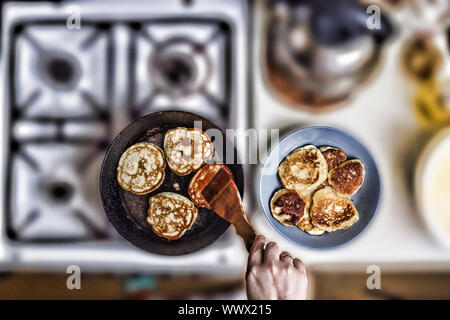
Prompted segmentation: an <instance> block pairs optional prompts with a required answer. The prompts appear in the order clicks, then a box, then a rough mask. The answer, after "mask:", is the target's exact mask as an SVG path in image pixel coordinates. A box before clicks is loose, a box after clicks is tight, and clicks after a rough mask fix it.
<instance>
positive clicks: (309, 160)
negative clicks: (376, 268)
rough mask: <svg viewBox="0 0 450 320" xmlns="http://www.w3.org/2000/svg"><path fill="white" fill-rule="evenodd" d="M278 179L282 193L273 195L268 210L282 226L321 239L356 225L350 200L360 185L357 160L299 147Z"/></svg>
mask: <svg viewBox="0 0 450 320" xmlns="http://www.w3.org/2000/svg"><path fill="white" fill-rule="evenodd" d="M278 176H279V177H280V180H281V183H282V185H283V187H284V189H280V190H278V191H276V192H275V193H274V195H273V196H272V199H271V200H270V210H271V213H272V216H273V217H274V218H275V219H276V220H277V221H278V222H280V223H281V224H283V225H284V226H297V227H298V228H300V229H301V230H303V231H305V232H307V233H309V234H312V235H321V234H323V233H324V232H333V231H336V230H340V229H342V230H344V229H347V228H349V227H350V226H352V225H353V224H354V223H355V222H356V221H358V219H359V214H358V211H357V210H356V208H355V206H354V205H353V202H352V201H351V199H350V197H351V196H352V195H354V194H355V193H356V192H357V191H358V190H359V188H361V186H362V184H363V183H364V176H365V168H364V165H363V163H362V162H361V161H360V160H357V159H352V160H347V155H346V154H345V152H344V151H343V150H341V149H339V148H335V147H330V146H323V147H321V148H320V149H318V148H317V147H315V146H313V145H306V146H303V147H301V148H298V149H296V150H294V151H293V152H292V153H290V154H289V155H288V156H287V157H286V158H285V159H284V160H283V161H282V162H281V164H280V166H279V167H278Z"/></svg>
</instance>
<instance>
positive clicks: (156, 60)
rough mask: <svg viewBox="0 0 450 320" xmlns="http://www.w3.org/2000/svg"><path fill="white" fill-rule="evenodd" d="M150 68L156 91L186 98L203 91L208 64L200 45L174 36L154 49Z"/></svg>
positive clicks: (208, 69) (209, 68)
mask: <svg viewBox="0 0 450 320" xmlns="http://www.w3.org/2000/svg"><path fill="white" fill-rule="evenodd" d="M151 69H152V71H153V72H154V73H155V75H156V77H155V78H156V85H157V89H158V90H161V91H164V92H166V93H167V94H169V95H171V96H187V95H191V94H194V93H197V92H200V91H202V90H203V89H204V87H205V86H206V84H207V82H208V80H209V78H210V76H211V72H212V70H211V69H212V63H211V60H210V57H209V56H208V55H207V54H206V51H205V48H204V46H203V45H202V44H201V43H197V42H195V41H193V40H190V39H187V38H182V37H174V38H172V39H169V40H167V41H165V42H163V43H162V44H160V45H158V46H157V47H156V52H155V54H154V56H153V57H152V60H151Z"/></svg>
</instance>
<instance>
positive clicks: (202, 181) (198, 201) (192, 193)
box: [188, 163, 233, 209]
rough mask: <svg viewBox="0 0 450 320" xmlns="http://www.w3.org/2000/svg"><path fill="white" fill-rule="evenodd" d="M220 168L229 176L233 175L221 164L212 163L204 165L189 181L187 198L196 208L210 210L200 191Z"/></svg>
mask: <svg viewBox="0 0 450 320" xmlns="http://www.w3.org/2000/svg"><path fill="white" fill-rule="evenodd" d="M221 168H224V169H225V170H227V171H228V172H229V173H230V175H233V174H232V173H231V171H230V169H229V168H228V167H227V166H225V165H223V164H216V163H212V164H205V165H204V166H203V167H202V168H201V169H200V170H198V171H197V172H196V173H195V174H194V176H193V177H192V179H191V181H190V182H189V187H188V193H189V197H191V200H192V201H193V202H194V204H195V205H196V206H197V207H205V208H208V209H210V206H209V204H208V202H206V200H205V198H204V197H203V195H202V193H201V190H203V189H204V188H205V187H206V185H207V184H208V183H209V182H210V180H211V178H212V177H214V176H215V175H216V173H217V172H219V170H220V169H221Z"/></svg>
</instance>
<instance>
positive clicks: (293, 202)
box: [270, 189, 307, 227]
mask: <svg viewBox="0 0 450 320" xmlns="http://www.w3.org/2000/svg"><path fill="white" fill-rule="evenodd" d="M270 211H271V213H272V216H273V217H274V218H275V219H276V220H277V221H279V222H280V223H281V224H282V225H284V226H287V227H289V226H295V225H297V224H298V223H299V222H300V221H301V219H302V218H303V217H304V216H305V214H307V208H306V202H305V201H304V200H303V199H302V198H301V197H300V196H299V194H298V193H297V192H296V191H293V190H287V189H281V190H278V191H277V192H275V194H274V195H273V196H272V199H271V200H270Z"/></svg>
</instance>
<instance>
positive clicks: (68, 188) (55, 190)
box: [46, 181, 74, 203]
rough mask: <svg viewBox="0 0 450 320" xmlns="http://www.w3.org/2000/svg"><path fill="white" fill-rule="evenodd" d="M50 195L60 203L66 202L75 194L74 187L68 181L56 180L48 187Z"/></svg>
mask: <svg viewBox="0 0 450 320" xmlns="http://www.w3.org/2000/svg"><path fill="white" fill-rule="evenodd" d="M46 191H47V195H48V197H49V198H50V199H51V200H52V201H54V202H58V203H65V202H68V201H70V199H71V198H72V196H73V192H74V190H73V187H72V185H70V184H69V183H67V182H63V181H55V182H52V183H50V184H48V185H47V187H46Z"/></svg>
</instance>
